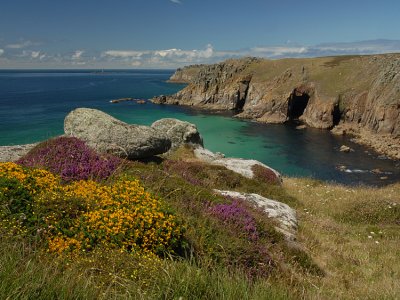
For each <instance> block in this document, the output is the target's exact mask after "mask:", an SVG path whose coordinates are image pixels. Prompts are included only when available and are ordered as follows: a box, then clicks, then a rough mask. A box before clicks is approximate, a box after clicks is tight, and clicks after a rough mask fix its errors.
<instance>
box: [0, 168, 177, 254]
mask: <svg viewBox="0 0 400 300" xmlns="http://www.w3.org/2000/svg"><path fill="white" fill-rule="evenodd" d="M0 171H1V177H0V178H1V180H0V188H1V189H0V200H1V201H2V207H1V212H2V213H1V216H2V217H3V218H2V219H3V221H6V222H3V227H6V226H7V225H6V224H9V226H18V227H19V228H20V229H21V230H20V231H21V232H25V233H35V234H43V236H46V240H47V242H48V249H49V251H51V252H56V253H59V254H61V253H76V252H78V251H90V250H92V249H94V248H96V247H98V246H101V247H103V248H110V249H120V250H121V251H128V252H132V251H134V252H141V253H148V254H156V255H163V254H165V253H166V252H168V253H173V252H175V251H177V250H179V249H180V247H181V246H182V243H183V238H182V234H183V231H184V227H183V226H182V225H181V222H180V221H179V220H178V219H177V217H176V216H175V215H174V214H172V213H171V212H170V211H168V210H167V209H166V207H165V205H164V204H163V202H162V201H161V200H159V199H157V198H154V197H153V196H152V195H150V194H149V193H147V192H146V191H145V190H144V188H143V187H142V186H141V185H140V183H139V181H137V180H120V181H116V182H115V183H114V184H113V185H112V186H107V185H102V184H100V183H96V182H94V181H90V180H88V181H78V182H73V183H71V184H67V185H61V184H60V179H59V178H58V177H57V176H54V175H53V174H51V173H50V172H47V171H44V170H37V169H33V170H31V169H26V168H23V167H21V166H18V165H17V164H14V163H1V164H0ZM13 203H16V204H15V205H14V204H13ZM10 207H11V209H10ZM28 208H29V209H28ZM27 212H29V216H27V217H26V218H24V220H25V219H28V220H30V222H21V221H20V219H21V218H20V216H19V215H18V214H21V213H24V214H26V213H27Z"/></svg>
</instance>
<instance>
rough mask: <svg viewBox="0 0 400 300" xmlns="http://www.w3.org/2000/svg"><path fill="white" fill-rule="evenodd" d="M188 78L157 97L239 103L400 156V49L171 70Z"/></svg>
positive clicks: (243, 112) (261, 114)
mask: <svg viewBox="0 0 400 300" xmlns="http://www.w3.org/2000/svg"><path fill="white" fill-rule="evenodd" d="M171 82H186V83H188V85H187V86H186V87H185V88H184V89H182V90H181V91H179V92H178V93H176V94H174V95H169V96H159V97H155V98H154V99H153V102H155V103H161V104H178V105H190V106H196V107H202V108H206V109H218V110H234V111H237V115H236V116H237V117H239V118H245V119H252V120H256V121H258V122H263V123H285V122H290V121H300V122H303V123H305V124H307V125H308V126H310V127H315V128H321V129H333V132H334V133H340V134H345V133H351V134H353V135H355V136H356V137H357V141H358V142H361V143H364V144H368V145H370V146H372V147H374V148H375V149H376V150H378V151H379V152H381V153H385V154H386V155H388V156H390V157H392V158H397V159H400V54H383V55H368V56H337V57H321V58H302V59H280V60H267V59H260V58H242V59H230V60H227V61H224V62H221V63H218V64H213V65H194V66H188V67H185V68H182V69H178V70H177V72H176V73H175V74H174V75H173V76H172V77H171Z"/></svg>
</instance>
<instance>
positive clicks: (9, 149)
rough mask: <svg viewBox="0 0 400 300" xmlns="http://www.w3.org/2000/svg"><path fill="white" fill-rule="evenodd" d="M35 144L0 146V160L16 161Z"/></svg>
mask: <svg viewBox="0 0 400 300" xmlns="http://www.w3.org/2000/svg"><path fill="white" fill-rule="evenodd" d="M36 145H37V143H35V144H25V145H15V146H0V162H8V161H17V160H18V159H20V158H21V157H22V156H24V155H25V154H27V153H28V152H29V151H30V150H31V149H32V148H34V147H35V146H36Z"/></svg>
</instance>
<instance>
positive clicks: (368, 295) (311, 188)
mask: <svg viewBox="0 0 400 300" xmlns="http://www.w3.org/2000/svg"><path fill="white" fill-rule="evenodd" d="M284 186H285V188H286V190H287V192H288V193H289V195H291V196H293V197H295V198H297V199H298V201H299V202H300V203H301V204H303V205H304V208H303V209H300V210H298V217H299V219H300V230H299V242H300V243H301V244H303V245H304V246H305V247H306V248H307V249H308V250H309V251H310V253H312V256H313V258H314V260H315V261H316V262H317V263H318V264H319V265H320V266H321V267H322V268H323V269H324V271H325V272H326V274H327V275H326V276H325V277H323V278H318V279H317V278H315V279H313V278H304V280H305V281H311V286H313V285H315V287H314V289H309V290H308V291H307V292H306V296H305V298H307V299H399V298H400V280H399V278H400V248H399V245H400V231H399V229H400V228H399V227H400V184H396V185H391V186H388V187H384V188H379V189H378V188H366V187H359V188H349V187H344V186H340V185H331V184H326V183H321V182H318V181H313V180H310V179H294V178H287V179H285V181H284Z"/></svg>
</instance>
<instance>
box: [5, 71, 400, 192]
mask: <svg viewBox="0 0 400 300" xmlns="http://www.w3.org/2000/svg"><path fill="white" fill-rule="evenodd" d="M172 73H173V70H129V71H127V70H107V71H105V72H96V71H93V70H41V71H32V70H18V71H17V70H13V71H5V70H2V71H0V145H14V144H24V143H32V142H37V141H41V140H44V139H47V138H50V137H53V136H56V135H60V134H62V133H63V121H64V117H65V116H66V114H67V113H68V112H69V111H71V110H72V109H74V108H77V107H90V108H97V109H100V110H103V111H105V112H107V113H109V114H111V115H113V116H114V117H116V118H118V119H121V120H123V121H125V122H128V123H131V124H144V125H150V124H151V123H152V122H154V121H155V120H158V119H160V118H166V117H172V118H178V119H181V120H186V121H189V122H192V123H195V124H196V125H197V127H198V128H199V131H200V133H201V134H202V136H203V138H204V143H205V147H206V148H208V149H210V150H212V151H219V152H222V153H225V154H226V156H231V157H242V158H252V159H257V160H259V161H262V162H263V163H265V164H267V165H269V166H271V167H273V168H275V169H277V170H278V171H280V172H281V173H283V174H284V175H288V176H311V177H314V178H317V179H322V180H328V181H336V182H340V183H345V184H351V185H357V184H365V185H378V186H380V185H385V184H388V183H393V182H398V181H399V180H400V165H399V162H395V161H392V160H389V159H386V158H384V157H382V156H379V155H377V154H376V153H374V152H373V151H372V150H371V149H368V148H366V147H363V146H359V145H357V144H354V143H352V142H351V141H350V140H349V139H348V138H346V137H338V136H334V135H332V134H330V133H329V132H328V131H325V130H318V129H312V128H307V129H304V130H297V129H295V126H294V125H268V124H257V123H254V122H248V121H242V120H238V119H234V118H232V117H231V116H230V115H229V114H227V113H224V114H218V113H215V112H214V113H213V112H206V111H202V110H197V109H191V108H186V107H181V106H164V105H155V104H152V103H149V102H148V103H146V104H137V103H135V102H121V103H118V104H112V103H110V100H113V99H118V98H125V97H133V98H141V99H149V98H151V97H153V96H156V95H161V94H172V93H175V92H177V91H178V90H180V89H181V88H183V87H184V85H182V84H171V83H167V82H166V80H167V79H168V78H169V77H170V76H171V74H172ZM342 144H346V145H349V146H350V147H352V148H353V149H354V150H355V151H354V152H351V153H342V152H340V151H339V147H340V146H341V145H342ZM340 166H342V170H339V169H340ZM343 166H344V167H343ZM374 169H379V170H380V171H381V172H382V173H381V174H375V173H374V172H372V170H374Z"/></svg>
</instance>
